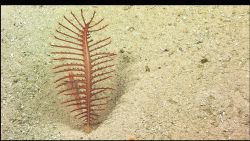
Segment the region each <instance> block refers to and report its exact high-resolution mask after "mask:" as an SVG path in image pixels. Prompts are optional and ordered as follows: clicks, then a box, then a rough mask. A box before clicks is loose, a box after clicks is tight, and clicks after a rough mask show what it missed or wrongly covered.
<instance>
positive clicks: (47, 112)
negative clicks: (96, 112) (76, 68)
mask: <svg viewBox="0 0 250 141" xmlns="http://www.w3.org/2000/svg"><path fill="white" fill-rule="evenodd" d="M80 8H82V9H83V10H84V11H85V15H86V17H87V18H89V17H90V16H91V14H92V13H93V11H94V10H95V11H96V12H97V14H96V15H97V17H96V19H101V18H105V23H109V25H110V26H109V27H107V28H106V29H105V30H103V31H102V32H101V33H102V34H105V36H106V35H107V36H111V37H112V44H111V45H109V47H107V49H108V50H109V51H112V52H115V53H117V54H118V56H117V60H118V64H117V66H118V68H117V72H116V73H115V74H116V75H115V77H114V81H113V82H114V87H115V89H116V91H114V93H113V94H112V95H113V96H114V97H115V98H114V101H113V102H115V103H116V104H114V105H113V107H111V111H110V112H109V114H108V115H107V118H106V119H105V120H104V121H103V122H102V123H101V124H100V125H99V126H98V127H97V129H95V130H93V131H92V132H91V133H90V134H86V133H84V132H83V131H82V129H80V128H78V126H75V125H76V124H78V123H77V121H76V120H75V119H74V118H72V117H70V114H69V113H67V112H66V111H67V109H66V108H65V107H64V106H62V105H60V104H59V103H60V102H61V99H60V98H59V97H57V95H56V93H57V91H56V90H55V89H54V86H53V83H52V82H53V80H55V78H54V74H53V73H52V71H51V68H52V67H53V66H54V64H53V62H52V61H51V60H50V59H51V55H50V51H51V48H50V46H49V43H50V42H51V41H52V39H53V38H51V34H53V33H54V32H55V29H56V28H57V27H58V23H57V22H58V21H62V20H63V15H67V16H70V13H69V12H70V11H73V12H74V13H77V14H79V12H80ZM1 51H2V52H1V53H2V54H1V74H2V75H1V82H2V83H1V88H2V89H1V117H2V118H1V127H2V128H1V139H129V138H131V139H250V137H249V7H248V6H2V7H1ZM64 109H65V110H64Z"/></svg>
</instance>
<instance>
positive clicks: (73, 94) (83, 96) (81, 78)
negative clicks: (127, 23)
mask: <svg viewBox="0 0 250 141" xmlns="http://www.w3.org/2000/svg"><path fill="white" fill-rule="evenodd" d="M70 14H71V20H70V19H69V18H67V17H66V16H64V20H65V21H66V23H67V25H65V24H62V23H60V22H59V27H60V29H57V30H56V35H54V38H55V39H56V40H57V41H59V42H58V43H56V44H51V46H52V47H53V48H55V49H56V50H57V51H55V52H52V54H54V55H55V56H56V57H55V58H53V60H54V61H56V62H58V64H57V65H56V66H55V67H54V68H53V70H54V72H55V73H56V74H58V77H59V78H58V79H57V80H55V82H54V83H55V84H56V88H57V89H58V91H59V92H58V95H64V96H66V101H63V102H62V103H63V104H66V106H68V107H72V110H71V111H70V112H72V113H75V114H74V116H75V117H76V118H77V119H81V121H82V125H83V127H84V131H85V132H87V133H89V132H91V131H92V126H93V125H94V124H95V121H97V119H98V117H99V116H100V114H99V112H100V111H103V110H105V107H103V106H105V105H106V104H107V101H108V98H109V96H107V93H106V92H109V93H110V90H113V88H111V87H104V86H100V85H99V83H101V82H103V81H104V80H107V79H110V78H111V77H112V76H111V75H110V74H111V73H112V72H114V68H113V66H114V65H113V64H112V60H113V56H114V55H115V54H114V53H110V52H103V51H101V49H102V48H103V47H105V46H107V45H109V44H110V43H111V38H110V37H107V38H103V39H101V40H97V41H94V39H92V37H91V36H92V34H94V33H95V32H97V31H100V30H102V29H104V28H105V27H107V26H108V25H104V26H101V23H102V21H103V20H104V19H101V20H99V21H97V22H94V17H95V14H96V12H94V13H93V15H92V17H91V18H90V20H89V21H88V22H86V20H85V18H84V16H83V10H82V9H81V12H80V14H79V15H81V16H80V18H79V17H77V16H76V15H75V14H74V13H73V12H71V13H70ZM109 93H108V94H109Z"/></svg>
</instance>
